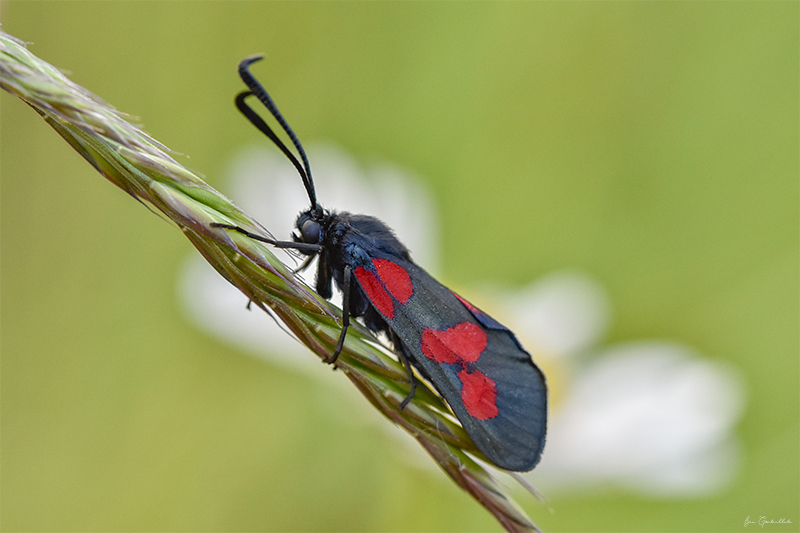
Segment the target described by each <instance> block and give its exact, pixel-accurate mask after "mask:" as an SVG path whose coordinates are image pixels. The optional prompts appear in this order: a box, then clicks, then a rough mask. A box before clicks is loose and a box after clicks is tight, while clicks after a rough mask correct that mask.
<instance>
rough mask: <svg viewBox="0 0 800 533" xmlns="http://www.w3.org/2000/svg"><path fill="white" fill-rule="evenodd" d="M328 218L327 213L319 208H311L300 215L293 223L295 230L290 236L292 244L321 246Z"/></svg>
mask: <svg viewBox="0 0 800 533" xmlns="http://www.w3.org/2000/svg"><path fill="white" fill-rule="evenodd" d="M328 217H329V215H328V213H327V212H326V211H325V210H324V209H322V208H321V207H313V208H311V209H309V210H307V211H303V212H302V213H300V215H298V217H297V221H296V222H295V228H296V230H295V232H294V233H293V234H292V239H293V240H294V242H302V243H305V244H322V240H323V239H324V238H325V227H326V226H327V220H328Z"/></svg>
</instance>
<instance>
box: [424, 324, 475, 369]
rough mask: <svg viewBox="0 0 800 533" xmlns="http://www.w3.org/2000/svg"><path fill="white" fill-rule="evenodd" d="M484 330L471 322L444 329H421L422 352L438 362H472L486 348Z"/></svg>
mask: <svg viewBox="0 0 800 533" xmlns="http://www.w3.org/2000/svg"><path fill="white" fill-rule="evenodd" d="M487 341H488V339H487V337H486V332H485V331H483V330H482V329H481V327H480V326H478V325H477V324H473V323H472V322H461V323H459V324H456V325H455V326H453V327H452V328H448V329H446V330H444V331H439V330H436V329H430V328H426V329H424V330H423V331H422V353H424V354H425V355H426V356H427V357H429V358H430V359H433V360H434V361H437V362H439V363H456V362H459V361H465V362H469V363H474V362H475V361H477V360H478V357H480V356H481V353H482V352H483V350H485V349H486V343H487Z"/></svg>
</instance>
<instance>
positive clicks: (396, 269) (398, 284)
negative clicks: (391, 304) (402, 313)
mask: <svg viewBox="0 0 800 533" xmlns="http://www.w3.org/2000/svg"><path fill="white" fill-rule="evenodd" d="M372 264H373V265H374V266H375V270H376V271H377V272H378V277H379V278H380V279H381V281H382V282H383V285H384V286H385V287H386V289H387V290H388V291H389V294H391V295H392V296H394V297H395V299H396V300H397V301H398V302H400V303H401V304H405V303H406V302H408V299H409V298H411V295H412V294H414V286H413V285H412V284H411V276H409V275H408V272H407V271H406V269H405V268H403V267H401V266H400V265H398V264H397V263H393V262H392V261H389V260H387V259H373V260H372Z"/></svg>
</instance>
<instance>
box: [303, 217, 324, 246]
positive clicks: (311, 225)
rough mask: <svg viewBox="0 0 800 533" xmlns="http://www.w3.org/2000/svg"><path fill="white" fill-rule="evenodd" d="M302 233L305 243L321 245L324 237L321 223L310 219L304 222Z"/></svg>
mask: <svg viewBox="0 0 800 533" xmlns="http://www.w3.org/2000/svg"><path fill="white" fill-rule="evenodd" d="M300 233H301V235H302V237H303V242H305V243H308V244H319V241H320V238H321V237H322V235H321V234H322V226H320V225H319V222H316V221H314V220H311V219H308V220H306V221H305V222H303V227H302V228H300Z"/></svg>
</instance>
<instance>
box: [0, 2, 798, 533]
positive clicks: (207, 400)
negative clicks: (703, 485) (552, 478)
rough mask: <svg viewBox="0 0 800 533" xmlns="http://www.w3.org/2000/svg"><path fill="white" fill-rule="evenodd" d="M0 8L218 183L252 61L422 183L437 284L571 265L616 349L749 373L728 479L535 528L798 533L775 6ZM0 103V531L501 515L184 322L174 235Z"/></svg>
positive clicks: (788, 44)
mask: <svg viewBox="0 0 800 533" xmlns="http://www.w3.org/2000/svg"><path fill="white" fill-rule="evenodd" d="M0 9H1V10H2V24H3V29H4V30H5V31H6V32H9V33H11V34H12V35H14V36H16V37H18V38H20V39H23V40H25V41H28V42H30V43H32V44H31V45H30V49H31V50H32V51H33V52H34V53H35V54H37V55H38V56H40V57H42V58H43V59H45V60H47V61H49V62H50V63H52V64H54V65H56V66H57V67H59V68H61V69H63V70H66V71H68V72H69V73H70V75H71V78H72V79H73V80H74V81H75V82H77V83H79V84H81V85H83V86H85V87H87V88H88V89H89V90H91V91H92V92H94V93H95V94H97V95H99V96H100V97H102V98H103V99H105V100H106V101H108V102H109V103H111V104H112V105H114V106H115V107H117V108H118V109H120V110H122V111H125V112H127V113H130V114H131V115H133V116H135V117H138V118H137V120H138V121H140V122H142V123H143V124H144V127H145V128H146V130H147V131H148V132H149V133H150V134H152V135H153V136H154V137H155V138H156V139H158V140H160V141H162V142H164V143H165V144H167V145H168V146H169V147H170V148H172V149H174V150H176V151H178V152H180V153H183V154H186V156H187V157H182V158H181V161H182V162H183V163H184V164H186V165H187V166H189V167H191V168H194V169H196V170H198V171H200V172H202V173H203V174H205V175H206V176H207V179H208V182H209V183H210V184H211V185H213V186H215V187H217V188H219V189H221V190H223V191H225V190H226V183H225V180H224V176H223V171H224V169H225V168H226V164H227V161H228V160H229V158H230V157H231V156H232V154H234V153H235V152H236V151H237V149H239V148H240V147H242V146H244V145H247V144H249V143H252V142H253V141H254V139H255V135H254V130H253V128H252V127H251V126H249V125H248V124H247V123H246V122H245V121H244V120H243V119H242V118H241V116H239V114H238V113H237V112H236V111H235V109H234V107H233V105H232V98H233V96H234V94H235V93H236V92H237V91H238V90H240V88H241V83H240V81H239V79H238V78H237V76H236V73H235V67H236V64H237V62H238V61H239V60H240V59H241V58H242V57H244V56H246V55H249V54H252V53H256V52H265V53H266V54H267V60H266V61H265V62H264V63H263V64H262V65H260V66H259V71H258V73H259V75H260V76H261V77H262V78H263V79H265V80H268V81H267V82H266V83H267V86H268V88H269V90H270V92H271V93H272V94H273V95H274V96H275V98H276V100H277V101H278V103H279V105H280V106H281V109H282V110H283V111H284V113H285V114H286V115H287V116H288V117H289V119H290V122H291V124H292V125H293V126H294V128H295V130H297V131H298V132H299V133H300V134H301V137H302V138H303V140H304V141H305V142H306V143H308V142H313V140H315V139H333V140H335V141H336V142H338V143H339V144H340V145H342V146H343V147H345V148H346V149H347V150H348V151H349V152H350V153H352V154H354V155H355V157H361V156H364V157H367V156H372V155H378V156H380V157H381V158H383V159H385V160H388V161H392V162H395V163H397V164H399V165H402V166H404V167H406V168H410V169H413V170H415V171H416V172H417V173H419V174H420V175H421V176H424V177H425V179H426V180H427V181H428V184H429V186H430V188H431V189H432V190H433V191H434V193H435V197H436V198H435V199H436V201H437V203H438V205H439V207H440V213H441V226H442V235H441V237H442V239H441V242H442V249H441V253H440V255H441V258H442V263H443V268H442V271H443V275H442V277H443V279H444V281H445V282H450V283H469V282H475V281H480V280H502V281H504V282H506V283H508V284H512V283H520V284H521V283H527V282H529V281H530V280H533V279H536V278H537V277H538V276H541V275H543V274H545V273H547V272H550V271H552V270H555V269H560V268H579V269H581V270H583V271H585V272H587V273H589V274H590V275H591V276H593V277H594V278H595V279H597V280H599V281H600V282H601V283H602V284H603V285H604V286H605V287H606V289H607V290H608V291H609V293H610V295H611V298H612V300H613V303H614V306H615V311H616V314H615V320H614V324H613V330H612V332H611V338H610V340H611V341H616V340H627V339H640V338H668V339H676V340H679V341H681V342H685V343H687V344H689V345H691V346H694V347H696V348H697V349H699V350H701V351H702V352H703V353H705V354H708V355H709V356H710V357H712V358H719V359H724V360H726V361H728V362H730V363H731V364H732V365H734V366H736V367H737V368H738V369H739V370H740V371H741V372H742V374H743V375H744V376H745V379H746V387H747V394H748V398H747V407H746V411H745V413H744V417H743V419H742V421H741V424H740V426H739V428H738V432H739V434H740V435H741V437H742V440H743V442H744V462H743V467H742V469H741V471H740V473H739V475H738V477H737V478H736V481H735V483H734V484H733V485H732V486H730V487H729V488H728V489H727V490H725V491H724V492H722V493H721V494H717V495H714V496H709V497H705V498H700V499H685V500H680V499H667V500H648V499H644V498H641V497H637V496H634V495H631V494H627V493H623V492H620V491H598V492H595V493H591V494H583V495H569V494H562V495H557V496H556V497H554V498H553V499H552V501H551V502H550V503H551V505H552V507H553V508H554V509H555V511H556V512H555V513H554V514H549V513H547V512H546V510H545V509H544V508H543V507H542V506H540V505H538V504H537V503H535V502H532V501H530V500H531V499H530V498H527V499H526V498H523V502H524V506H525V507H526V508H527V509H528V511H529V512H530V514H531V516H532V517H533V518H534V520H536V521H537V522H538V523H539V525H540V526H542V527H543V528H544V529H546V530H550V531H739V530H741V529H742V528H743V526H742V524H743V521H744V518H745V517H746V516H748V515H751V516H760V515H767V516H769V517H774V518H776V519H777V518H781V517H784V518H788V519H790V520H791V521H792V522H793V524H791V525H788V526H777V525H770V526H767V527H765V528H764V529H763V530H764V531H766V530H767V529H770V531H796V530H797V524H798V523H800V515H799V514H798V512H799V511H800V509H799V508H798V501H799V500H800V494H799V491H798V471H799V467H798V455H799V453H800V445H799V441H798V425H799V423H800V420H799V417H798V412H799V405H800V403H799V400H800V398H799V397H798V375H799V374H800V372H799V370H800V369H799V368H798V353H800V351H799V350H798V348H799V346H798V344H799V343H798V320H799V319H800V315H799V312H798V279H799V273H798V259H799V258H798V249H799V244H800V243H799V236H798V233H799V232H800V223H799V220H798V198H799V192H800V191H799V190H798V174H799V169H798V146H799V145H800V139H799V138H798V115H799V114H800V110H799V109H798V100H799V99H800V94H799V92H798V91H799V83H798V70H799V69H798V65H799V64H800V54H799V53H798V49H800V38H799V37H798V16H799V13H798V3H797V2H763V3H762V2H652V3H651V2H647V3H645V2H554V3H551V2H535V3H515V2H508V3H416V2H412V3H363V2H353V3H349V2H331V3H317V2H302V3H283V2H269V3H260V2H235V3H234V2H125V3H115V2H16V1H4V2H3V3H2V5H1V6H0ZM0 103H2V116H1V120H2V122H0V126H1V127H2V130H1V133H2V145H1V146H0V148H1V150H2V153H1V157H2V159H1V160H0V161H1V163H2V167H0V170H1V171H2V175H1V176H0V179H1V180H2V181H0V184H1V185H2V191H1V192H2V195H1V199H2V211H1V214H2V256H1V258H2V265H1V266H2V301H1V302H0V303H1V305H2V307H1V309H0V310H1V312H2V368H1V370H2V389H1V390H0V393H1V395H2V396H1V398H2V399H1V403H0V406H1V409H2V417H1V418H0V424H1V425H0V429H1V430H2V433H1V438H2V441H0V445H1V447H0V453H1V454H2V455H0V473H1V474H2V479H1V483H0V505H1V507H0V510H1V511H2V514H1V515H0V527H1V528H2V529H3V530H5V531H10V530H15V531H82V530H94V531H100V530H106V531H123V530H124V531H141V530H150V531H166V530H176V531H182V530H198V531H251V530H267V531H274V530H292V531H298V530H302V531H312V530H313V531H320V530H321V531H350V530H352V531H438V530H441V531H467V530H469V531H487V530H499V527H498V526H497V524H496V523H495V522H494V521H493V519H492V518H491V517H490V516H489V515H488V514H487V513H486V512H485V511H484V510H483V509H482V508H480V507H479V506H477V505H475V504H474V502H473V501H472V500H471V499H470V498H469V497H468V496H466V495H465V494H463V493H461V492H460V491H459V490H458V489H457V488H456V487H455V486H454V485H452V484H451V483H449V482H448V481H447V480H446V479H445V478H444V476H443V475H439V474H438V473H434V474H430V473H428V472H425V471H424V470H422V469H414V468H411V467H409V465H408V463H407V462H406V461H404V460H403V459H401V458H399V457H397V456H396V454H393V453H390V452H388V451H387V450H391V449H393V448H391V447H389V446H387V441H388V440H389V438H388V437H387V436H386V434H385V433H383V432H381V431H380V430H378V429H376V428H374V427H370V426H358V425H348V424H346V423H344V422H343V421H344V420H345V419H346V413H344V414H343V416H336V415H332V414H331V413H332V412H333V411H334V408H333V407H331V406H335V405H336V402H337V397H336V395H337V393H336V392H335V391H328V390H324V389H322V390H321V389H320V387H319V384H318V382H316V381H313V380H311V379H309V378H308V377H306V376H303V375H299V374H297V373H293V372H290V371H288V370H285V369H283V368H279V367H273V366H271V365H269V364H266V363H264V362H260V361H257V360H255V359H253V358H251V357H248V356H246V355H244V354H242V353H240V352H237V351H235V350H234V349H232V348H230V347H228V346H225V345H223V344H222V343H220V342H219V341H217V340H214V339H212V338H211V337H209V336H208V335H207V334H205V333H202V332H200V331H198V330H197V329H195V328H194V327H193V326H191V325H190V324H189V323H188V321H187V320H186V318H185V316H184V313H183V312H182V311H181V310H180V307H179V303H178V298H177V290H176V280H177V278H178V275H179V271H180V269H181V267H182V265H183V264H184V262H185V260H186V258H187V256H188V255H190V254H192V253H195V252H194V251H193V249H192V247H191V246H190V244H189V243H188V242H187V241H186V239H184V238H183V236H182V235H181V233H180V232H179V231H175V229H174V228H172V227H170V226H169V225H167V224H164V223H163V222H162V221H161V220H160V219H159V218H157V217H155V216H153V215H152V214H151V213H149V212H148V211H147V210H145V209H143V208H142V206H141V205H139V204H137V203H136V202H134V201H132V200H131V198H130V197H128V196H126V195H125V194H124V193H123V192H121V191H120V190H118V189H116V188H115V187H113V186H112V185H111V184H110V183H108V182H106V181H105V180H104V179H103V178H102V177H101V176H100V175H99V174H97V173H96V172H95V171H94V170H93V169H92V167H90V166H89V165H88V164H87V163H86V162H85V161H84V160H82V159H81V158H80V157H79V156H78V155H77V154H76V153H75V152H73V151H72V150H71V149H70V148H69V147H68V145H67V144H66V143H65V142H64V141H63V140H61V138H60V137H59V136H58V135H57V134H56V133H55V132H54V131H53V130H51V129H50V128H49V127H48V126H46V125H45V123H44V122H43V121H42V120H41V119H40V118H39V117H38V116H37V115H36V113H34V112H33V111H32V110H31V109H30V108H28V107H27V106H25V105H24V104H22V103H21V102H20V101H18V100H16V99H15V98H14V97H11V96H10V95H8V94H6V93H3V94H2V95H1V96H0ZM309 357H311V355H309ZM320 371H324V369H322V368H321V369H320ZM343 379H344V378H343ZM753 527H755V526H753V525H751V526H749V529H752V528H753Z"/></svg>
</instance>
